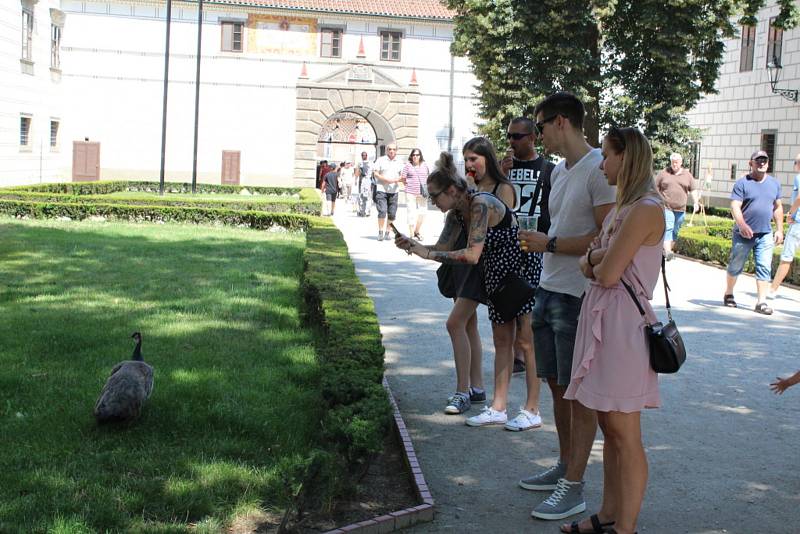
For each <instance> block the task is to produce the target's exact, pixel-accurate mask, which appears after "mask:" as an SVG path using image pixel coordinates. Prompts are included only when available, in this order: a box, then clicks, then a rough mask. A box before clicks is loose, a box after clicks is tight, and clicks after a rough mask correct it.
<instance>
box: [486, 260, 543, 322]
mask: <svg viewBox="0 0 800 534" xmlns="http://www.w3.org/2000/svg"><path fill="white" fill-rule="evenodd" d="M534 293H536V288H534V287H533V286H532V285H531V284H530V282H528V281H527V280H525V279H524V278H523V277H522V276H520V275H519V274H518V273H515V272H510V273H508V274H507V275H505V276H504V277H503V279H502V280H500V284H499V285H498V286H497V288H496V289H495V290H494V291H493V292H492V293H490V294H489V296H488V298H489V302H491V303H492V307H493V308H494V310H495V311H496V312H497V314H498V315H499V316H500V320H501V321H503V322H506V321H510V320H511V319H513V318H514V317H516V316H517V314H518V313H519V310H521V309H522V307H523V306H524V305H525V303H526V302H528V301H529V300H531V299H532V298H533V295H534Z"/></svg>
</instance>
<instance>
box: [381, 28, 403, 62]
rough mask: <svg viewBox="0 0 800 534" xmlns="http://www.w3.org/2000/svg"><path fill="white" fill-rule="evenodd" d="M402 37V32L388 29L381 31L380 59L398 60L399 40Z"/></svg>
mask: <svg viewBox="0 0 800 534" xmlns="http://www.w3.org/2000/svg"><path fill="white" fill-rule="evenodd" d="M402 38H403V33H402V32H395V31H388V30H385V31H382V32H381V59H382V60H383V61H400V41H401V39H402Z"/></svg>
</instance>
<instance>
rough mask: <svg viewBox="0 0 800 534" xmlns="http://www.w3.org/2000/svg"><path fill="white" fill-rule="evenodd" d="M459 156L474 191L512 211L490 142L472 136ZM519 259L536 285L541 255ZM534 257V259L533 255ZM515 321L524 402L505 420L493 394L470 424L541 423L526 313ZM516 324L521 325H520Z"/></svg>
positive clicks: (512, 195)
mask: <svg viewBox="0 0 800 534" xmlns="http://www.w3.org/2000/svg"><path fill="white" fill-rule="evenodd" d="M463 156H464V168H465V169H466V171H467V174H468V175H471V176H472V177H473V179H474V180H475V183H476V184H477V186H478V190H479V191H485V192H488V193H492V194H493V195H494V196H496V197H497V198H499V199H500V200H502V201H503V203H504V204H505V205H506V206H507V207H508V208H509V209H511V210H512V211H513V209H514V206H515V205H517V204H518V202H517V195H516V192H515V190H514V186H513V185H512V184H511V182H510V181H509V180H508V178H506V175H505V173H503V171H502V170H501V168H500V164H499V163H498V161H497V156H496V155H495V150H494V146H493V145H492V142H491V141H489V139H487V138H485V137H475V138H473V139H471V140H469V141H467V143H466V144H465V145H464V150H463ZM521 259H522V262H523V263H522V271H521V272H520V274H522V275H523V276H524V277H525V278H526V279H527V281H528V282H529V283H530V284H531V285H532V286H533V287H534V288H536V286H537V285H538V284H539V273H540V272H541V263H540V262H541V255H540V256H539V257H538V260H539V262H538V268H537V266H536V265H534V266H533V267H531V266H529V265H527V264H526V263H525V262H526V261H527V260H529V259H530V258H529V255H528V254H524V253H523V255H522V258H521ZM535 260H536V258H534V261H535ZM515 322H516V324H515V327H514V343H513V347H515V348H516V347H518V348H519V349H520V351H521V353H522V357H523V362H524V364H523V371H524V372H525V374H526V386H527V390H528V395H527V397H526V400H525V405H524V406H521V407H520V411H519V412H518V413H517V415H516V416H515V417H514V418H512V419H510V420H509V419H508V416H507V409H506V408H505V406H506V404H507V399H497V394H495V400H494V401H493V402H492V406H490V407H487V408H485V409H484V410H483V412H481V413H480V414H478V415H475V416H473V417H470V418H468V419H467V421H466V423H467V424H468V425H470V426H484V425H489V424H497V422H498V420H500V419H503V418H504V417H505V419H506V421H505V422H504V423H503V424H504V428H505V429H506V430H511V431H521V430H530V429H533V428H539V427H540V426H542V418H541V416H540V415H539V392H540V389H541V388H540V386H539V379H538V378H537V376H536V361H535V360H534V357H533V331H532V330H531V316H530V313H525V314H522V315H520V316H518V317H517V318H516V321H515ZM520 325H522V326H524V327H523V328H520ZM495 361H496V360H495ZM511 363H512V374H513V371H514V363H515V362H514V360H513V349H512V362H511ZM506 391H508V388H506ZM500 407H503V408H502V411H503V412H505V414H503V413H501V412H499V410H501V408H500Z"/></svg>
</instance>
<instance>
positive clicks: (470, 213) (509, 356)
mask: <svg viewBox="0 0 800 534" xmlns="http://www.w3.org/2000/svg"><path fill="white" fill-rule="evenodd" d="M428 195H429V198H430V199H431V201H432V202H433V203H434V204H435V205H436V207H438V208H439V209H440V210H442V211H443V212H445V213H447V217H446V218H445V227H444V229H443V230H442V237H441V238H440V239H439V242H438V243H436V244H435V245H430V246H426V245H423V244H421V243H418V242H416V241H414V240H412V239H409V238H407V237H405V236H403V235H398V236H397V237H396V238H395V245H396V246H397V247H398V248H401V249H403V250H406V251H409V252H411V253H413V254H416V255H417V256H419V257H421V258H423V259H427V260H432V261H437V262H440V263H450V264H467V265H477V264H478V262H479V261H480V260H481V259H483V264H484V266H483V269H482V273H481V274H482V277H483V283H484V287H485V289H486V292H487V294H491V293H492V292H493V291H494V290H495V289H496V288H497V286H498V285H499V282H500V280H502V279H503V277H505V276H506V274H507V273H509V272H511V271H514V272H519V271H520V268H521V262H522V254H521V252H520V248H519V241H518V240H517V230H518V227H517V223H516V221H515V219H514V217H513V216H512V213H511V211H510V210H509V209H508V206H506V205H505V204H504V203H503V201H502V200H500V199H498V198H497V197H495V196H494V195H492V194H489V193H484V192H475V191H469V190H468V188H467V182H466V180H464V178H462V177H461V176H459V174H458V171H457V170H456V167H455V165H454V163H453V156H452V155H450V154H449V153H447V152H443V153H442V155H441V157H440V158H439V161H438V163H437V166H436V170H435V171H433V172H432V173H431V174H430V176H429V177H428ZM459 226H461V227H463V228H465V229H466V230H467V246H466V248H462V249H457V250H452V248H453V247H452V244H453V243H454V242H455V238H456V236H457V235H458V233H459V230H460V227H459ZM532 307H533V298H531V300H530V301H529V302H527V303H525V305H524V306H523V307H522V308H521V309H520V310H519V312H518V315H524V314H527V313H530V311H531V308H532ZM489 320H490V321H491V322H492V337H493V339H494V347H495V364H494V399H493V401H492V406H491V408H486V409H485V410H484V412H488V414H489V415H490V416H491V419H492V421H491V422H490V423H487V424H505V423H506V421H507V417H506V402H507V398H508V387H509V382H510V380H511V368H512V360H513V352H512V345H513V342H514V330H515V321H513V320H511V321H506V322H503V321H502V320H501V319H500V317H499V314H498V313H497V311H496V310H495V309H494V308H493V306H492V304H491V303H489ZM460 363H461V364H462V365H460ZM459 367H462V369H460V368H459ZM456 374H457V375H458V385H457V390H456V395H455V396H458V397H461V398H464V399H465V400H466V404H467V406H468V405H469V384H468V382H467V380H466V379H462V377H467V376H468V374H469V369H468V366H467V369H463V362H459V358H458V356H456Z"/></svg>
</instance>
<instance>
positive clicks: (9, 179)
mask: <svg viewBox="0 0 800 534" xmlns="http://www.w3.org/2000/svg"><path fill="white" fill-rule="evenodd" d="M23 10H25V11H27V12H29V13H30V14H31V15H32V16H33V25H32V27H31V33H30V45H31V46H30V58H24V57H23V52H22V47H23V40H24V39H25V38H26V35H25V32H24V30H23V22H22V17H23V14H22V13H23ZM53 24H55V25H57V26H58V27H59V28H61V27H62V26H63V24H64V17H63V14H62V12H61V11H60V1H59V0H38V1H37V0H30V1H29V0H22V1H20V0H4V1H2V2H0V35H1V36H3V38H2V39H0V185H5V184H12V183H14V184H16V183H37V182H48V181H56V180H58V179H61V178H62V177H63V175H62V171H63V169H62V167H63V156H64V150H65V147H66V146H68V145H65V144H64V142H63V140H64V139H65V138H64V137H63V131H59V132H58V135H57V136H56V146H52V147H51V146H50V123H51V121H55V122H58V123H59V129H60V126H61V125H63V109H64V106H63V100H64V91H63V83H62V81H61V73H60V71H59V69H57V68H51V66H50V61H51V58H50V38H51V30H52V25H53ZM23 117H26V118H28V119H29V121H30V123H29V124H30V130H29V132H28V142H27V144H26V145H23V144H21V132H20V129H21V128H22V126H21V124H20V122H21V119H22V118H23Z"/></svg>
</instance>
